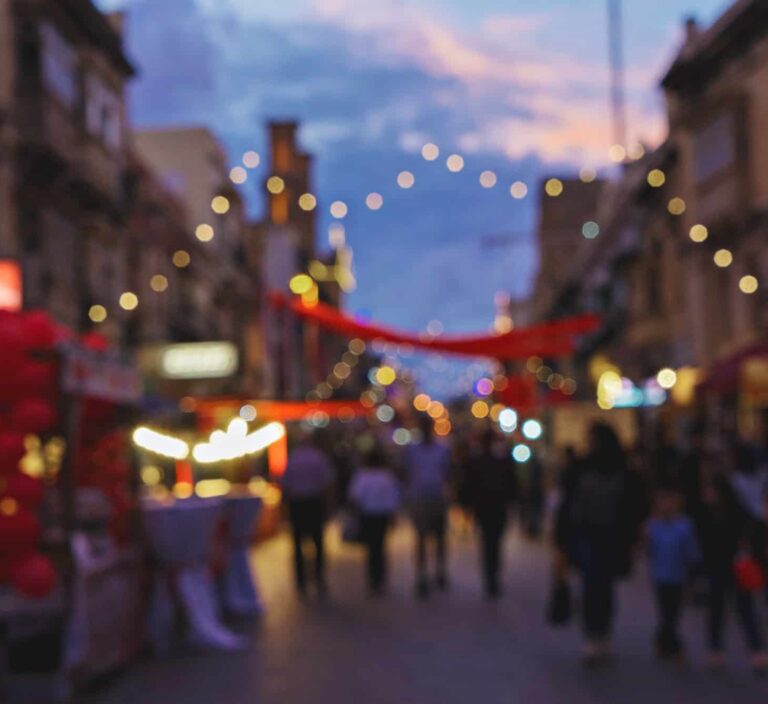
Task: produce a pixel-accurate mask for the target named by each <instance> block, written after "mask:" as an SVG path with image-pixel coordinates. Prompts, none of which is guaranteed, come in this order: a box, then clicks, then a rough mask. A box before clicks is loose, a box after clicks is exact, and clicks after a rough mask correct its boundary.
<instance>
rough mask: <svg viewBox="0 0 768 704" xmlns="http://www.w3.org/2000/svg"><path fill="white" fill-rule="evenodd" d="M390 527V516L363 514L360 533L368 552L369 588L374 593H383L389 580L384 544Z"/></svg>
mask: <svg viewBox="0 0 768 704" xmlns="http://www.w3.org/2000/svg"><path fill="white" fill-rule="evenodd" d="M388 527H389V516H388V515H376V514H367V515H366V514H363V515H362V516H361V517H360V533H361V537H362V540H363V543H364V544H365V546H366V548H367V551H368V586H369V587H370V589H371V590H372V591H374V592H378V591H381V589H382V588H383V587H384V584H385V581H386V578H387V559H386V552H385V549H384V542H385V539H386V535H387V528H388Z"/></svg>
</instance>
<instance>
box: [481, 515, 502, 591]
mask: <svg viewBox="0 0 768 704" xmlns="http://www.w3.org/2000/svg"><path fill="white" fill-rule="evenodd" d="M478 523H479V524H480V539H481V541H482V568H483V578H484V579H485V590H486V592H487V593H488V594H491V595H493V594H496V593H498V591H499V573H500V572H501V543H502V538H503V537H504V527H505V524H506V520H505V515H504V513H503V512H502V513H501V514H496V515H480V516H478Z"/></svg>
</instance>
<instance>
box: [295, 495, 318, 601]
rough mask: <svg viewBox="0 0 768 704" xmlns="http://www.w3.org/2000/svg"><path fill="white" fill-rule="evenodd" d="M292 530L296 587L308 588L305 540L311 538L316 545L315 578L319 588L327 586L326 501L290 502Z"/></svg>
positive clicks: (314, 499) (296, 500) (315, 498)
mask: <svg viewBox="0 0 768 704" xmlns="http://www.w3.org/2000/svg"><path fill="white" fill-rule="evenodd" d="M289 512H290V516H291V528H292V530H293V556H294V563H295V569H296V586H297V587H298V588H299V590H300V591H304V590H305V589H306V586H307V580H306V568H305V559H304V540H305V538H310V539H311V540H312V542H313V543H314V545H315V578H316V580H317V584H318V586H320V587H321V588H322V587H324V586H325V546H324V543H323V526H324V523H325V501H324V499H322V498H321V497H312V498H306V499H292V500H290V502H289Z"/></svg>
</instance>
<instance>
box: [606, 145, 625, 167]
mask: <svg viewBox="0 0 768 704" xmlns="http://www.w3.org/2000/svg"><path fill="white" fill-rule="evenodd" d="M608 157H609V158H610V160H611V161H612V162H613V163H614V164H620V163H621V162H622V161H624V160H625V159H626V158H627V150H626V149H625V148H624V147H623V146H622V145H621V144H613V145H611V148H610V149H609V150H608Z"/></svg>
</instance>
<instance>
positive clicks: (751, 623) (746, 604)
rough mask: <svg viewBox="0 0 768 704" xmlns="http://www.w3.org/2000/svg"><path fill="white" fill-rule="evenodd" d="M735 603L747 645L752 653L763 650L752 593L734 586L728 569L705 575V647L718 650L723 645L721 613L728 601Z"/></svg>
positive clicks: (723, 614) (723, 616)
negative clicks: (706, 604)
mask: <svg viewBox="0 0 768 704" xmlns="http://www.w3.org/2000/svg"><path fill="white" fill-rule="evenodd" d="M730 600H732V601H733V602H734V603H735V605H736V612H737V614H738V617H739V621H740V622H741V628H742V630H743V632H744V639H745V640H746V642H747V647H748V648H749V649H750V650H751V651H752V652H753V653H755V652H759V651H760V650H762V649H763V634H762V631H761V629H760V625H759V622H758V619H757V613H756V610H755V598H754V594H752V593H750V592H744V591H741V590H740V589H738V588H737V586H736V583H735V580H734V578H733V575H732V574H731V571H730V569H728V570H722V571H720V572H717V573H710V575H709V609H708V626H709V647H710V649H711V650H712V651H713V652H722V650H723V648H724V645H725V635H724V634H725V612H726V606H727V603H728V601H730Z"/></svg>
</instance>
